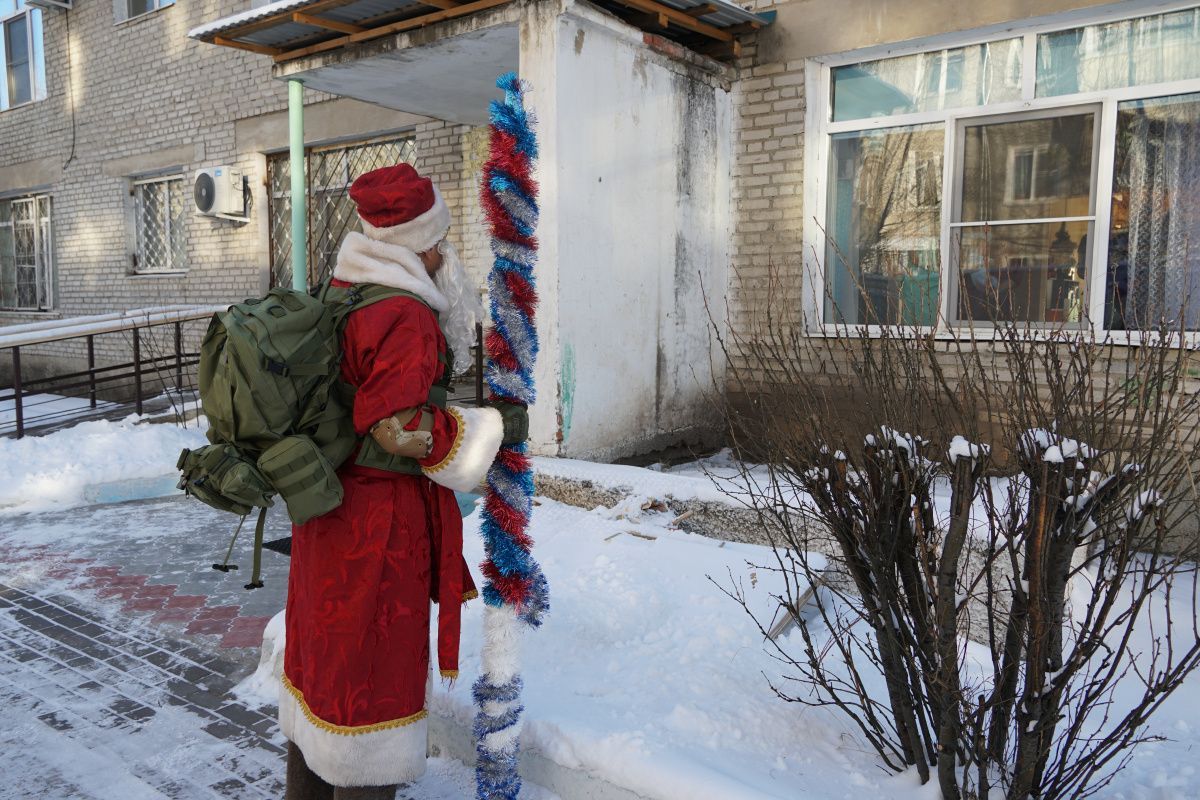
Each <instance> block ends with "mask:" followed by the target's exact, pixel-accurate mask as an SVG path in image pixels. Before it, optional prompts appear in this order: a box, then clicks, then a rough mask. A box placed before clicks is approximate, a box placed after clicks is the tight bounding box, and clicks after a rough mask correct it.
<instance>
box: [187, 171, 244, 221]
mask: <svg viewBox="0 0 1200 800" xmlns="http://www.w3.org/2000/svg"><path fill="white" fill-rule="evenodd" d="M245 186H246V181H245V176H243V175H242V171H241V170H240V169H237V168H236V167H209V168H208V169H201V170H197V171H196V180H195V181H194V182H193V183H192V197H193V198H195V201H196V210H197V211H198V212H200V213H201V214H204V215H206V216H209V217H221V218H222V219H236V220H245V219H246V196H245Z"/></svg>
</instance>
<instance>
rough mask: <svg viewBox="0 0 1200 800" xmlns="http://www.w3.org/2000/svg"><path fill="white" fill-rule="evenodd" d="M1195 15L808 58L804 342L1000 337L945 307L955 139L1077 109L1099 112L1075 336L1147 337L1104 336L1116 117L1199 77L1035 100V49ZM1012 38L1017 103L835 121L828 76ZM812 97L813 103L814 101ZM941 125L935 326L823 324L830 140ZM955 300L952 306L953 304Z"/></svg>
mask: <svg viewBox="0 0 1200 800" xmlns="http://www.w3.org/2000/svg"><path fill="white" fill-rule="evenodd" d="M1193 9H1194V10H1196V11H1197V12H1198V13H1200V4H1198V3H1197V0H1177V1H1176V2H1168V3H1162V2H1149V1H1148V0H1143V2H1139V3H1137V4H1135V6H1133V7H1130V6H1124V7H1122V8H1119V9H1108V10H1099V11H1097V10H1094V9H1080V10H1075V11H1070V12H1065V13H1062V14H1057V15H1053V16H1047V17H1042V18H1039V19H1035V20H1032V21H1030V22H1029V23H1028V24H1025V25H1021V26H1020V28H1019V29H1014V27H1013V25H1012V24H1011V23H1007V24H999V25H993V26H989V27H986V28H980V29H976V30H974V31H967V32H960V33H949V34H940V35H937V36H932V37H928V38H924V39H920V40H915V41H912V42H905V43H903V44H892V45H880V46H874V47H869V48H863V49H859V50H853V51H848V52H845V53H840V54H834V55H828V56H819V57H814V58H809V59H807V61H806V69H805V90H806V96H807V97H808V98H810V102H809V103H808V104H807V109H806V112H805V134H804V145H805V147H804V151H805V155H804V174H805V175H806V176H808V178H807V179H806V180H805V181H804V190H803V191H804V199H803V202H804V205H803V208H804V209H805V213H804V223H803V226H802V228H803V229H802V241H803V243H804V247H803V250H804V252H803V262H802V263H803V274H804V279H803V280H804V287H803V290H802V293H801V294H802V303H803V304H804V305H803V308H804V312H805V317H806V318H807V319H808V320H810V321H813V320H815V321H816V322H812V323H811V324H810V325H809V329H810V333H813V334H817V335H845V334H846V333H847V331H848V330H852V331H854V332H856V333H860V332H861V333H865V334H867V335H880V334H881V333H882V332H883V330H884V328H887V327H891V328H893V329H894V328H895V327H912V328H913V329H914V331H919V332H920V333H921V334H923V335H929V334H933V335H935V336H937V337H938V338H946V339H956V338H959V337H960V336H962V335H966V336H967V337H969V338H990V337H992V336H994V335H997V333H996V331H995V328H994V327H993V326H982V325H980V324H979V323H973V322H971V321H969V320H964V321H962V322H955V321H954V318H955V314H954V313H953V312H955V310H956V309H955V307H954V306H952V305H951V300H952V297H951V295H955V296H956V294H957V293H956V292H954V291H953V284H954V283H955V282H956V281H955V280H954V276H953V275H952V271H953V266H952V264H951V262H950V244H951V231H952V228H951V223H952V222H954V221H955V220H956V219H957V211H958V204H959V203H960V202H961V192H960V191H958V187H959V186H960V180H961V174H962V173H961V161H960V155H961V151H962V147H961V144H960V142H961V139H962V128H963V127H964V123H968V122H976V121H983V120H987V119H989V118H996V119H997V120H1005V119H1008V120H1016V119H1019V118H1020V115H1023V114H1028V115H1033V116H1045V115H1046V114H1048V113H1055V112H1058V113H1064V114H1066V113H1070V112H1071V111H1075V110H1079V109H1081V108H1083V107H1087V106H1093V107H1096V108H1098V111H1097V116H1096V123H1095V129H1094V136H1095V137H1096V139H1097V144H1096V154H1097V156H1096V163H1095V165H1094V170H1093V180H1094V184H1093V191H1092V201H1091V202H1092V212H1093V214H1092V217H1093V219H1094V221H1093V236H1092V239H1093V241H1092V243H1091V252H1090V254H1089V266H1088V277H1087V286H1086V292H1087V295H1086V297H1087V299H1086V320H1085V321H1084V322H1083V324H1082V325H1081V326H1079V328H1077V329H1081V330H1088V331H1091V332H1093V333H1095V334H1097V335H1106V336H1108V337H1110V338H1111V339H1112V340H1114V341H1123V342H1127V343H1130V344H1136V343H1137V342H1139V341H1141V339H1142V337H1143V336H1148V335H1150V334H1149V333H1146V332H1142V331H1136V330H1128V331H1127V330H1115V329H1114V330H1111V331H1110V330H1109V329H1107V328H1105V327H1104V294H1105V292H1104V284H1105V280H1106V278H1107V275H1108V247H1109V235H1110V230H1111V216H1112V204H1111V202H1105V200H1106V199H1107V198H1109V196H1110V194H1111V191H1112V185H1113V172H1114V169H1115V163H1114V162H1115V153H1116V132H1117V109H1118V106H1119V105H1120V104H1121V103H1123V102H1127V101H1131V100H1149V99H1153V98H1157V97H1168V96H1171V95H1180V94H1197V93H1200V77H1197V78H1189V79H1185V80H1178V81H1168V82H1161V83H1152V84H1141V85H1135V86H1128V87H1119V88H1115V89H1103V90H1097V91H1088V92H1080V93H1076V94H1068V95H1057V96H1052V97H1038V96H1037V93H1036V77H1037V70H1036V64H1037V60H1036V59H1037V43H1038V37H1039V36H1040V35H1042V34H1047V33H1053V32H1056V31H1062V30H1070V29H1074V28H1079V27H1084V26H1089V25H1101V24H1105V23H1110V22H1119V21H1122V20H1131V19H1137V18H1140V17H1145V16H1154V15H1157V14H1170V13H1174V12H1178V11H1187V10H1193ZM1014 37H1022V38H1023V43H1024V44H1023V48H1022V59H1021V96H1020V99H1019V100H1013V101H1005V102H1000V103H994V104H990V105H981V106H970V107H960V108H947V109H942V110H933V111H922V112H916V113H907V114H896V115H893V116H880V117H867V118H863V119H852V120H841V121H838V122H834V121H833V105H832V102H831V98H832V94H831V88H832V70H833V69H834V68H836V67H843V66H847V65H852V64H858V63H862V62H865V61H874V60H877V59H885V58H894V57H899V56H906V55H913V54H917V53H924V52H930V51H936V50H944V49H950V48H959V47H969V46H972V45H980V44H985V43H988V42H994V41H998V40H1003V39H1011V38H1014ZM818 98H819V100H818ZM931 123H933V124H938V123H940V124H943V125H944V126H945V137H944V148H945V149H944V152H943V158H942V165H943V173H942V211H941V214H942V219H941V254H940V265H941V269H940V279H939V286H938V318H937V323H936V324H935V325H933V326H883V325H875V324H866V323H863V324H847V323H839V322H827V321H826V320H825V314H824V297H825V285H826V277H825V269H826V263H825V260H826V256H825V249H826V248H825V240H826V226H827V224H828V221H827V216H826V213H827V210H828V209H827V201H828V190H829V187H828V180H829V179H828V175H829V167H830V158H831V155H832V147H831V143H832V141H833V139H832V137H833V135H834V134H838V133H849V132H856V131H869V130H882V129H887V128H900V127H908V126H914V125H928V124H931ZM954 299H956V297H955V298H954ZM1191 341H1194V342H1195V343H1196V344H1200V330H1198V331H1195V332H1189V342H1191Z"/></svg>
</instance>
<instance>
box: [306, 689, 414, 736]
mask: <svg viewBox="0 0 1200 800" xmlns="http://www.w3.org/2000/svg"><path fill="white" fill-rule="evenodd" d="M283 688H285V689H287V690H288V691H289V692H291V693H292V696H293V697H295V698H296V702H297V703H299V704H300V710H301V711H303V712H304V716H305V717H306V718H307V719H308V721H309V722H311V723H312V724H313V725H315V726H316V727H318V728H320V729H321V730H323V731H328V732H329V733H336V734H338V735H339V736H358V735H359V734H361V733H374V732H375V731H386V730H389V729H391V728H403V727H404V726H405V725H411V724H413V723H414V722H419V721H420V720H423V719H425V717H426V716H428V714H429V712H428V711H426V710H425V709H421V710H420V711H418V712H417V713H416V714H411V715H409V716H407V717H401V718H400V719H391V720H388V721H387V722H376V723H375V724H374V725H334V724H333V723H332V722H326V721H325V720H323V719H321V718H320V717H318V716H317V715H316V714H314V713H313V711H312V709H311V708H309V707H308V702H307V701H306V700H305V699H304V695H303V694H301V693H300V690H299V689H297V688H296V687H295V685H293V684H292V682H291V681H290V680H288V676H287V675H284V676H283Z"/></svg>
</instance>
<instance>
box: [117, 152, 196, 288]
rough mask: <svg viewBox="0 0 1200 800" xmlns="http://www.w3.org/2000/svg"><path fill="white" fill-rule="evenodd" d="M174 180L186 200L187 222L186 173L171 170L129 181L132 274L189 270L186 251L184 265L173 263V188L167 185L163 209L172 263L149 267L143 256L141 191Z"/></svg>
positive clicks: (171, 273) (169, 272)
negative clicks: (131, 216)
mask: <svg viewBox="0 0 1200 800" xmlns="http://www.w3.org/2000/svg"><path fill="white" fill-rule="evenodd" d="M173 182H178V183H179V187H180V191H181V192H182V193H183V198H184V200H183V202H184V214H183V218H184V220H185V223H186V220H187V216H188V214H187V207H188V206H187V203H188V200H189V199H190V195H189V194H188V192H187V191H186V189H187V176H186V175H184V174H183V173H180V172H171V173H168V174H165V175H153V176H146V177H141V178H132V179H130V181H129V195H130V199H131V200H132V204H131V206H132V212H133V231H132V237H133V238H132V245H133V246H132V248H131V249H132V255H133V258H134V263H133V264H132V265H131V269H130V275H135V276H139V275H182V274H184V273H186V272H187V271H188V266H187V255H186V252H185V254H184V257H183V258H184V263H183V264H182V265H179V264H175V263H173V262H174V258H175V255H174V250H173V248H172V247H171V235H172V233H173V230H172V222H171V202H170V192H171V189H170V187H169V186H168V187H167V190H166V191H167V197H166V203H165V204H164V206H163V209H164V213H165V217H166V219H165V225H164V230H165V231H166V234H165V235H166V241H167V255H168V258H170V259H171V260H172V263H171V265H170V266H169V267H167V268H166V269H148V268H146V267H145V266H144V262H145V259H144V258H143V254H142V252H141V248H142V245H141V242H142V224H143V222H142V213H141V212H142V201H141V198H140V197H139V192H140V191H142V187H143V186H148V185H151V184H156V183H165V184H170V183H173ZM186 235H187V234H186V224H185V228H184V236H185V237H186ZM186 249H187V244H186V238H185V241H184V250H185V251H186Z"/></svg>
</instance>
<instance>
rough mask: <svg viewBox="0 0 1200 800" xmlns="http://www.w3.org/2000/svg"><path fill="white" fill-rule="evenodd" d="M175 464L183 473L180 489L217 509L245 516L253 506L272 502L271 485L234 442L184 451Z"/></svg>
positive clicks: (263, 505)
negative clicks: (244, 456)
mask: <svg viewBox="0 0 1200 800" xmlns="http://www.w3.org/2000/svg"><path fill="white" fill-rule="evenodd" d="M176 466H177V467H178V468H179V470H180V472H182V473H183V476H182V478H181V479H180V481H179V488H181V489H183V490H184V491H185V492H187V493H188V494H189V495H191V496H193V497H195V498H197V499H198V500H200V501H201V502H203V503H206V504H207V505H210V506H212V507H213V508H215V509H218V510H219V511H232V512H233V513H235V514H238V515H240V516H244V515H246V514H249V513H250V511H251V509H253V508H255V507H259V508H266V507H268V506H270V505H272V504H273V503H272V501H271V495H272V494H273V493H274V492H273V490H272V489H271V484H270V483H269V482H268V481H267V479H266V477H265V476H264V475H263V474H262V473H261V472H260V471H259V470H258V467H256V466H255V465H254V462H252V461H250V460H248V459H246V458H243V457H242V455H241V453H239V452H238V450H237V448H236V447H234V446H233V445H230V444H210V445H205V446H204V447H201V448H199V449H197V450H184V451H183V452H182V453H180V455H179V461H178V462H177V463H176Z"/></svg>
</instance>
